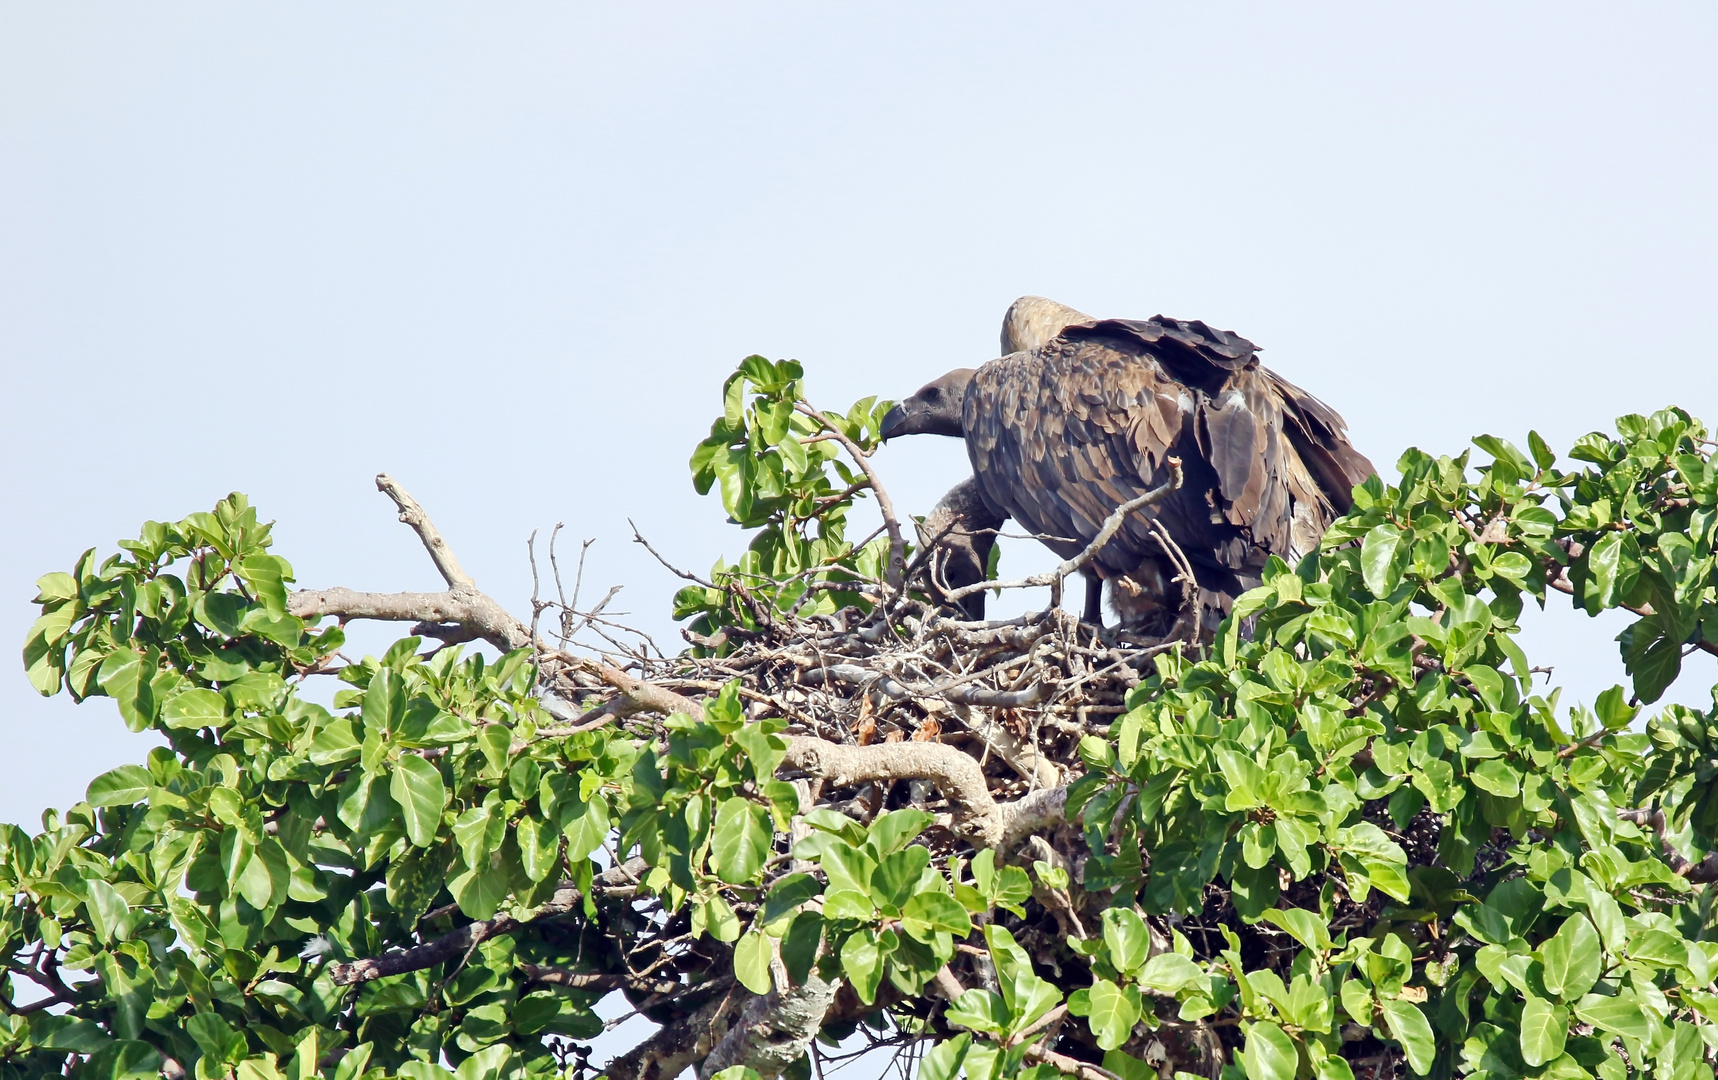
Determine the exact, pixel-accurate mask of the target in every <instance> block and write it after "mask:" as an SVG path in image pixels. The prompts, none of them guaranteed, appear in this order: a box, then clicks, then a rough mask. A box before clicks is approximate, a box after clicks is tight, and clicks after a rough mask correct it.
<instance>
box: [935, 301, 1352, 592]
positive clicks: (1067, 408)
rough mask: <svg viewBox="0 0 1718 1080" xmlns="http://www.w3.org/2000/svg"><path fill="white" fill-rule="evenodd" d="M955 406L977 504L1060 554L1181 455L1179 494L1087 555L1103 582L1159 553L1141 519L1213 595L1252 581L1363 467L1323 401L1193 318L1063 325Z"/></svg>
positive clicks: (1333, 503) (1326, 514) (1320, 526)
mask: <svg viewBox="0 0 1718 1080" xmlns="http://www.w3.org/2000/svg"><path fill="white" fill-rule="evenodd" d="M963 406H964V408H963V416H962V422H963V427H964V429H965V433H966V444H967V451H968V454H969V456H970V457H971V459H972V465H973V472H974V475H975V476H976V478H977V480H978V482H979V486H980V490H981V491H982V493H983V495H984V497H985V499H986V500H987V501H988V502H990V503H991V504H992V505H993V507H994V508H995V509H996V510H997V511H998V512H999V513H1002V514H1006V515H1009V516H1011V517H1013V518H1014V519H1015V520H1016V521H1018V522H1020V523H1021V524H1022V525H1024V526H1025V527H1026V528H1027V529H1029V530H1031V531H1032V532H1034V533H1038V534H1039V535H1041V536H1046V537H1049V538H1051V539H1049V540H1047V542H1048V543H1049V544H1050V546H1051V547H1052V548H1053V549H1055V550H1056V551H1057V552H1058V553H1059V554H1061V555H1063V556H1064V557H1067V556H1070V555H1073V554H1075V553H1077V552H1078V551H1080V550H1081V549H1082V548H1083V547H1084V546H1085V545H1086V544H1087V543H1089V542H1090V541H1091V539H1092V538H1093V537H1094V536H1096V535H1097V532H1098V529H1099V528H1100V527H1101V525H1102V523H1103V521H1104V519H1105V518H1106V517H1108V516H1109V514H1110V512H1111V511H1113V510H1114V509H1115V507H1116V506H1118V505H1120V504H1121V503H1123V502H1126V501H1128V500H1129V499H1132V498H1135V497H1137V496H1139V495H1141V494H1143V493H1145V492H1146V491H1148V490H1150V489H1151V488H1153V487H1155V486H1157V485H1158V484H1160V483H1162V482H1163V480H1164V479H1165V478H1166V477H1167V474H1168V470H1167V466H1166V464H1165V462H1166V459H1167V458H1169V457H1171V456H1176V457H1179V458H1180V459H1181V461H1182V469H1183V475H1184V484H1183V486H1182V488H1181V490H1179V491H1177V492H1175V493H1174V494H1173V495H1171V496H1170V497H1169V498H1167V499H1165V500H1164V501H1163V502H1161V503H1159V504H1157V505H1156V506H1154V507H1151V508H1149V509H1148V510H1146V511H1142V512H1141V513H1140V514H1136V515H1134V516H1133V518H1132V519H1130V520H1129V521H1128V522H1127V523H1126V524H1125V525H1124V526H1123V528H1122V530H1121V531H1120V532H1119V533H1118V534H1117V535H1116V537H1115V538H1114V539H1113V540H1111V541H1110V543H1109V544H1108V545H1106V546H1105V548H1104V549H1103V551H1101V552H1100V553H1099V554H1098V556H1097V559H1096V562H1097V564H1098V568H1099V570H1100V572H1101V573H1103V575H1104V576H1106V577H1114V576H1117V575H1122V574H1131V573H1133V572H1134V571H1135V570H1136V569H1138V568H1139V567H1140V566H1141V564H1142V563H1143V562H1145V561H1146V560H1147V559H1153V558H1158V557H1161V555H1162V551H1161V549H1160V548H1159V546H1158V544H1157V542H1156V540H1155V539H1153V538H1152V537H1151V535H1150V532H1149V529H1148V527H1147V524H1146V521H1147V516H1148V515H1149V516H1150V517H1155V518H1156V519H1157V520H1158V521H1159V522H1160V523H1161V524H1162V525H1163V526H1164V527H1165V528H1166V529H1167V531H1168V532H1169V534H1170V535H1171V536H1172V537H1174V538H1175V540H1176V543H1177V544H1179V545H1180V546H1181V548H1182V549H1183V551H1185V552H1186V554H1187V556H1188V558H1189V560H1190V561H1191V562H1192V563H1193V565H1194V568H1195V571H1196V572H1197V573H1198V574H1199V576H1200V579H1201V580H1200V584H1201V586H1202V587H1203V588H1204V589H1205V590H1207V591H1208V592H1212V593H1215V594H1217V597H1218V598H1221V599H1227V598H1230V597H1233V596H1234V595H1236V594H1237V593H1238V592H1239V591H1241V590H1242V589H1244V588H1246V587H1247V586H1248V585H1249V584H1252V583H1254V582H1256V581H1257V574H1258V571H1259V569H1260V568H1261V567H1262V566H1263V564H1264V560H1265V558H1266V557H1267V556H1268V555H1270V554H1279V555H1282V556H1283V557H1285V558H1289V559H1293V558H1295V557H1298V556H1299V555H1300V554H1304V553H1305V552H1306V551H1309V550H1311V547H1312V546H1313V545H1314V544H1316V543H1317V539H1318V536H1319V535H1321V534H1322V533H1323V530H1324V528H1325V527H1326V526H1327V525H1328V524H1329V523H1330V521H1331V520H1332V518H1333V517H1334V515H1335V512H1336V511H1337V509H1338V508H1341V509H1346V508H1347V506H1348V501H1349V496H1348V491H1349V487H1350V486H1352V484H1353V483H1355V482H1357V479H1356V477H1357V478H1358V479H1363V478H1364V476H1366V475H1369V474H1370V473H1371V471H1372V470H1371V466H1370V464H1369V463H1368V462H1367V461H1366V459H1365V458H1364V457H1362V456H1360V454H1358V453H1357V452H1356V451H1355V450H1354V449H1353V447H1352V446H1350V445H1349V444H1348V442H1347V439H1346V437H1345V435H1344V430H1343V424H1342V420H1341V418H1340V417H1338V416H1337V415H1336V414H1335V413H1334V412H1332V411H1331V410H1330V408H1329V407H1328V406H1326V405H1324V404H1323V403H1322V402H1320V401H1318V399H1316V398H1314V397H1312V396H1311V395H1309V394H1307V393H1305V392H1304V391H1302V390H1299V389H1298V388H1296V387H1294V386H1292V385H1291V384H1289V383H1287V382H1284V381H1283V380H1281V379H1279V378H1277V377H1276V376H1275V375H1274V374H1272V373H1270V372H1268V371H1266V370H1265V369H1264V368H1262V367H1261V366H1260V365H1259V363H1258V358H1257V355H1256V349H1255V347H1254V346H1253V345H1252V343H1251V342H1249V341H1247V340H1246V339H1244V338H1241V337H1239V336H1237V335H1234V334H1229V333H1226V332H1224V331H1220V330H1213V329H1212V328H1210V327H1208V326H1206V325H1205V324H1204V323H1200V322H1179V321H1174V320H1169V319H1165V318H1163V317H1162V316H1158V317H1157V318H1155V319H1150V320H1143V321H1141V320H1123V319H1111V320H1103V321H1099V322H1091V323H1084V324H1078V325H1074V326H1070V327H1067V328H1066V329H1065V330H1063V332H1062V334H1061V336H1059V337H1057V338H1055V339H1053V340H1051V341H1049V342H1047V343H1046V344H1045V345H1043V346H1042V347H1040V348H1038V349H1036V350H1034V351H1032V352H1021V353H1014V354H1012V355H1010V356H1005V357H1003V358H1001V359H1000V360H993V361H991V362H990V363H988V364H986V365H984V366H983V367H981V368H980V369H979V370H978V372H977V374H976V375H975V376H974V377H973V380H972V382H971V384H970V386H969V387H968V389H967V392H966V397H965V400H964V402H963ZM1223 606H1225V607H1226V606H1227V604H1226V603H1224V604H1223Z"/></svg>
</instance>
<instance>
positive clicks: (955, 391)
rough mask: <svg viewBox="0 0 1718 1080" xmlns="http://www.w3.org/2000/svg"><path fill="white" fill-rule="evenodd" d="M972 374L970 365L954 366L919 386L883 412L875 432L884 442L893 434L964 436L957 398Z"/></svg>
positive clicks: (961, 394) (970, 380)
mask: <svg viewBox="0 0 1718 1080" xmlns="http://www.w3.org/2000/svg"><path fill="white" fill-rule="evenodd" d="M975 374H977V370H976V369H974V368H955V369H954V370H953V371H951V372H949V373H948V374H947V375H944V376H943V377H942V378H940V379H933V380H931V381H930V382H928V383H926V384H925V385H923V386H921V387H920V388H919V392H918V393H916V394H914V395H913V396H912V397H910V398H908V399H906V400H905V401H903V402H901V403H900V404H899V405H896V406H895V407H894V408H893V409H890V410H889V411H888V412H887V413H886V414H884V416H883V424H882V426H881V427H880V428H879V429H878V433H879V434H880V435H882V436H883V439H884V441H885V442H886V441H888V440H889V439H892V438H894V437H895V436H897V435H952V436H954V437H955V438H957V439H958V438H960V437H962V436H964V435H965V434H966V429H965V428H963V427H962V426H961V420H960V409H961V402H962V401H963V400H964V399H965V398H966V388H967V384H969V383H971V382H972V377H973V376H974V375H975Z"/></svg>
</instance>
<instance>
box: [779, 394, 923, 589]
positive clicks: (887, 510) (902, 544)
mask: <svg viewBox="0 0 1718 1080" xmlns="http://www.w3.org/2000/svg"><path fill="white" fill-rule="evenodd" d="M794 409H795V410H796V411H797V412H800V413H803V414H804V415H806V416H808V417H810V418H811V419H813V420H816V421H817V422H818V423H819V424H821V425H823V430H825V431H827V432H829V434H831V435H832V436H834V437H835V440H836V441H837V442H839V443H840V444H841V445H842V446H844V447H846V448H847V453H848V454H849V455H850V456H851V457H852V458H853V461H854V464H856V465H858V466H859V468H860V470H861V471H863V472H864V474H865V479H866V480H868V481H870V484H871V491H872V493H873V494H875V495H876V496H877V510H878V511H879V512H880V513H881V514H882V515H883V527H884V528H885V529H887V530H889V572H888V574H887V575H886V576H885V578H884V580H885V581H887V582H888V584H889V585H891V586H892V587H894V588H897V589H898V588H900V587H901V580H902V575H903V572H904V570H905V568H906V556H907V542H906V540H904V539H903V538H902V537H901V522H900V519H899V518H897V517H896V516H895V504H894V501H893V500H891V499H890V498H889V493H888V492H887V491H885V490H883V481H882V480H880V479H879V478H878V477H877V470H876V469H875V468H873V467H872V466H871V458H870V456H869V455H868V454H866V453H865V451H863V450H861V449H859V444H858V443H856V442H854V441H853V440H852V439H849V438H848V437H847V435H846V433H845V432H843V431H842V430H841V429H840V428H838V427H836V426H835V425H834V424H833V423H831V422H830V421H829V418H828V417H826V416H824V415H823V414H822V413H820V412H818V411H817V410H816V409H814V408H812V407H811V406H810V405H808V404H806V403H805V402H803V401H801V402H797V403H796V404H795V405H794Z"/></svg>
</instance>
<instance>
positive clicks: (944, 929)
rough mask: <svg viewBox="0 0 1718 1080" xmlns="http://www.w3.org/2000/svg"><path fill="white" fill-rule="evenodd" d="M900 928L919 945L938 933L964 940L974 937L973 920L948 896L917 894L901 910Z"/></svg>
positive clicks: (937, 893)
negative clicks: (917, 941)
mask: <svg viewBox="0 0 1718 1080" xmlns="http://www.w3.org/2000/svg"><path fill="white" fill-rule="evenodd" d="M901 928H902V929H904V930H905V931H906V932H907V933H908V934H910V935H912V936H913V937H914V938H916V939H918V940H919V941H930V940H931V938H932V936H933V935H935V934H937V933H947V934H953V935H954V936H955V937H956V938H963V937H965V936H967V935H968V934H970V933H972V917H971V916H970V915H968V914H967V913H966V909H965V908H963V907H961V906H960V902H959V901H957V900H955V898H954V897H952V896H950V895H948V894H947V893H940V892H929V893H918V894H916V895H914V896H913V897H912V898H911V899H909V900H908V901H907V903H906V905H905V906H904V907H902V909H901Z"/></svg>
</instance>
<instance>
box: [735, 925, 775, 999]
mask: <svg viewBox="0 0 1718 1080" xmlns="http://www.w3.org/2000/svg"><path fill="white" fill-rule="evenodd" d="M771 956H772V953H771V951H770V939H769V938H768V937H767V936H766V935H764V934H762V933H760V932H758V931H756V930H754V931H752V932H751V933H749V934H742V935H741V936H740V940H739V941H737V942H735V943H734V978H736V979H738V980H739V981H740V985H741V986H744V987H745V988H746V989H747V990H750V991H751V992H752V993H754V994H767V993H769V992H770V986H771V979H770V959H771Z"/></svg>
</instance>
